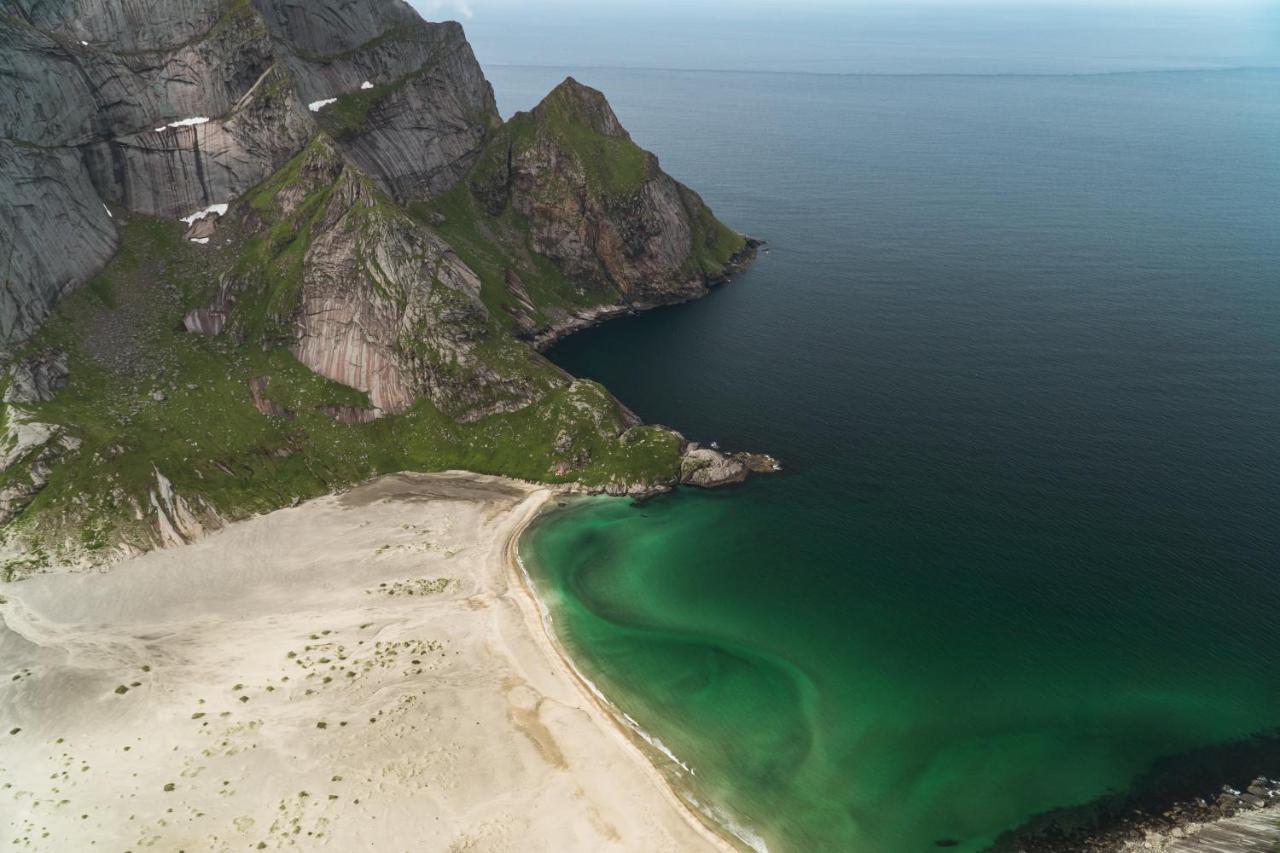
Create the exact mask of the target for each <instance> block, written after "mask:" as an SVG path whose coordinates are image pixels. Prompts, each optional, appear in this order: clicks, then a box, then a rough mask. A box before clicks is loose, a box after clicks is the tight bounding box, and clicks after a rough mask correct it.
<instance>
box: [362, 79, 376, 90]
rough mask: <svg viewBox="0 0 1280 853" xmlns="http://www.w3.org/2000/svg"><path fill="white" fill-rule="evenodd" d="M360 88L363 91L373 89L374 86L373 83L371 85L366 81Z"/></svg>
mask: <svg viewBox="0 0 1280 853" xmlns="http://www.w3.org/2000/svg"><path fill="white" fill-rule="evenodd" d="M360 88H361V89H372V88H373V84H372V83H370V82H369V81H368V80H365V81H364V82H363V83H361V84H360Z"/></svg>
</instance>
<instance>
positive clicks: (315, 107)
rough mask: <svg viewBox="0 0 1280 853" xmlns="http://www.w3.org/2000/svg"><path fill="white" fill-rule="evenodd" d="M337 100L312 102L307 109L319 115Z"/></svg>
mask: <svg viewBox="0 0 1280 853" xmlns="http://www.w3.org/2000/svg"><path fill="white" fill-rule="evenodd" d="M337 100H338V99H337V98H325V99H324V100H322V101H312V102H311V103H309V104H307V109H309V110H311V112H313V113H318V112H320V111H321V110H322V109H324V108H325V107H327V106H329V105H330V104H332V103H334V102H335V101H337Z"/></svg>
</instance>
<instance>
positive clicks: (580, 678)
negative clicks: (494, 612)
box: [505, 492, 767, 853]
mask: <svg viewBox="0 0 1280 853" xmlns="http://www.w3.org/2000/svg"><path fill="white" fill-rule="evenodd" d="M566 493H567V492H559V493H552V494H549V495H548V496H547V498H546V499H545V500H544V501H543V503H542V504H541V505H540V506H539V507H538V508H537V510H536V511H535V512H533V513H532V514H531V515H530V516H529V517H528V518H526V519H524V520H523V522H522V524H521V525H520V527H519V528H518V529H516V530H515V531H514V532H513V533H512V535H511V537H510V538H509V539H508V541H507V544H506V548H505V556H506V562H507V569H508V571H509V572H510V573H511V574H512V575H514V577H515V578H516V581H517V586H518V588H519V589H520V592H521V594H522V595H521V598H522V600H523V602H524V604H525V605H526V607H525V613H524V615H525V619H526V621H527V622H528V621H530V620H531V621H533V622H535V623H536V626H535V627H531V630H532V631H533V632H534V634H535V636H537V637H538V638H539V639H540V640H541V642H542V645H543V646H544V650H545V652H546V653H547V654H548V655H550V656H553V657H554V658H555V659H556V660H558V661H559V662H560V665H561V666H562V667H563V668H564V669H565V671H566V672H567V673H569V675H570V676H571V677H572V679H573V681H574V683H575V684H576V685H577V687H578V690H579V692H580V693H581V695H582V697H583V699H584V700H586V702H587V703H588V704H589V705H590V706H591V707H592V708H593V709H594V711H595V713H596V715H597V716H598V718H599V719H601V720H602V721H603V722H604V723H606V724H607V725H608V726H609V727H610V729H611V730H612V731H613V732H614V733H615V734H617V735H618V738H619V741H620V743H622V744H624V745H625V747H626V748H627V749H629V750H630V751H631V752H632V753H633V754H634V755H635V758H636V760H637V762H639V763H640V764H642V765H643V766H644V767H645V769H646V770H647V771H648V772H649V775H650V778H651V779H652V780H653V782H654V783H655V784H657V785H658V786H659V787H660V788H661V789H662V791H663V792H664V793H665V794H666V795H667V798H668V800H669V801H670V802H671V804H672V806H674V807H675V808H677V809H678V810H679V811H680V812H681V813H682V814H683V815H684V817H685V819H686V820H688V822H689V824H690V826H692V827H694V828H695V829H696V830H697V831H698V832H699V833H700V834H702V835H703V836H704V838H705V839H706V840H707V841H708V842H709V843H711V844H712V845H713V846H714V847H715V848H716V849H717V850H721V851H725V853H741V851H752V850H754V851H758V853H765V851H767V848H763V847H762V846H761V847H757V846H755V845H752V844H750V843H748V842H747V841H746V840H744V839H742V838H739V837H738V836H737V835H736V834H734V833H733V831H732V830H731V829H729V828H728V827H727V826H725V825H723V824H721V823H720V822H718V821H717V820H715V819H714V818H713V817H711V816H709V815H707V814H705V813H704V812H703V811H702V810H701V809H699V808H697V807H696V806H694V805H693V804H691V803H690V802H689V800H687V799H686V798H685V797H684V796H683V795H682V793H681V791H680V789H679V788H678V787H677V786H676V784H675V783H674V782H673V780H672V779H671V778H670V777H669V776H668V775H667V774H666V773H664V772H663V771H662V769H661V767H660V766H659V763H658V758H657V755H661V756H662V757H663V759H665V760H666V761H669V762H672V763H674V764H677V765H679V766H680V767H682V768H684V769H685V770H689V767H688V765H686V764H684V762H682V761H681V760H680V759H679V758H677V757H676V756H675V755H674V754H672V753H670V752H667V751H665V750H664V749H663V748H661V747H659V746H657V745H656V744H657V743H661V741H657V740H656V739H654V738H653V737H652V736H651V735H649V734H648V733H647V732H643V730H641V729H640V728H639V726H638V725H635V724H629V723H628V722H627V720H626V719H624V717H625V714H624V712H623V711H622V710H621V709H619V708H618V707H617V706H616V705H614V704H613V702H612V701H611V700H609V698H608V697H607V696H606V695H605V693H604V692H603V691H602V690H600V689H599V687H597V686H596V684H595V683H594V682H592V681H591V680H590V679H589V678H587V676H586V675H585V674H584V673H583V672H582V670H580V669H579V668H578V666H577V664H576V663H574V661H573V658H572V656H570V654H569V652H568V650H567V649H565V648H564V646H563V645H562V644H561V642H560V640H559V638H558V637H556V633H555V628H554V627H553V626H552V625H551V614H550V611H549V609H548V608H547V606H546V604H545V603H544V602H543V601H542V599H541V598H539V597H538V593H537V590H536V589H534V584H533V579H532V577H531V576H530V575H529V570H528V569H527V568H526V567H525V564H524V560H523V559H522V558H521V556H520V540H521V538H522V537H523V536H524V533H525V532H526V531H527V530H528V529H529V527H530V526H531V525H532V524H533V523H534V522H535V521H537V520H538V518H539V517H540V516H541V515H543V514H544V513H545V512H547V511H548V505H549V504H550V503H551V502H552V501H554V500H555V498H556V496H557V494H566ZM654 753H657V755H655V754H654Z"/></svg>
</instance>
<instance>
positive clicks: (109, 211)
mask: <svg viewBox="0 0 1280 853" xmlns="http://www.w3.org/2000/svg"><path fill="white" fill-rule="evenodd" d="M102 209H103V210H105V211H106V212H107V216H108V217H110V218H111V219H115V218H116V217H115V214H114V213H112V212H111V208H109V207H107V206H106V205H105V204H104V205H102Z"/></svg>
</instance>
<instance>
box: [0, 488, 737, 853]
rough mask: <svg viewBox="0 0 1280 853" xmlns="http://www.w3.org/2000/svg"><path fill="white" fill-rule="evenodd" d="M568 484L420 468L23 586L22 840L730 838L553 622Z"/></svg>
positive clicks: (11, 696)
mask: <svg viewBox="0 0 1280 853" xmlns="http://www.w3.org/2000/svg"><path fill="white" fill-rule="evenodd" d="M553 496H554V493H553V492H551V491H550V490H547V489H540V488H537V487H535V486H530V485H525V484H520V483H514V482H511V481H506V480H501V479H497V478H490V477H480V476H475V475H471V474H462V473H448V474H438V475H397V476H393V477H386V478H383V479H381V480H378V481H375V482H373V483H369V484H366V485H363V486H360V487H357V488H355V489H353V490H352V491H350V492H347V493H345V494H342V495H336V496H329V497H325V498H320V499H317V500H315V501H312V502H309V503H306V504H303V505H301V506H299V507H295V508H291V509H284V510H280V511H278V512H275V513H272V514H270V515H266V516H262V517H259V518H255V519H252V520H248V521H245V522H241V523H238V524H235V525H232V526H230V527H229V528H227V529H226V530H223V531H221V532H219V533H217V534H214V535H212V536H210V537H209V538H207V539H205V540H204V541H202V542H199V543H196V544H194V545H189V546H185V547H182V548H177V549H172V550H166V551H159V552H155V553H151V554H147V555H145V556H142V557H139V558H136V559H133V560H130V561H128V562H126V563H123V564H120V565H118V566H116V567H114V568H112V569H111V570H110V571H108V572H104V573H94V574H83V573H81V574H74V573H66V574H48V575H42V576H38V577H34V578H31V579H28V580H25V581H22V582H18V583H10V584H5V585H3V586H0V596H3V604H0V661H3V672H2V673H0V676H2V677H3V679H4V680H3V682H0V831H2V832H3V835H2V836H0V838H3V843H4V845H6V847H7V849H14V850H48V851H66V850H87V849H105V850H112V851H121V850H135V851H136V850H144V849H155V850H166V851H176V850H186V851H205V850H210V851H222V850H226V851H230V850H254V849H261V850H276V849H286V848H294V849H313V848H321V847H323V848H326V849H331V850H341V851H347V850H377V851H382V850H387V851H399V850H406V851H407V850H414V851H417V850H458V851H461V850H484V851H489V850H521V851H530V850H548V851H551V850H555V851H564V850H607V849H617V850H644V851H657V850H680V851H687V850H712V849H726V847H725V844H724V842H722V841H721V840H720V839H719V838H718V837H717V836H715V835H714V834H712V833H711V832H710V831H709V830H707V829H706V828H705V827H704V826H703V825H702V824H701V823H700V822H699V821H698V820H697V819H695V818H694V817H693V816H692V815H691V814H690V813H689V812H688V811H687V810H686V809H685V808H684V807H683V806H682V805H681V803H680V802H679V800H678V799H677V798H676V797H675V795H674V794H673V793H672V791H671V790H670V788H669V787H668V786H667V785H666V783H665V781H664V779H663V777H662V776H661V774H659V772H658V771H657V770H656V769H655V768H654V767H653V766H652V765H651V764H649V763H648V762H647V761H646V760H645V758H644V756H643V755H642V754H641V752H640V751H639V750H638V749H637V748H636V747H635V746H634V745H633V744H632V743H631V742H630V741H629V740H628V738H627V737H626V736H625V735H624V733H623V732H621V731H620V730H619V729H618V728H617V727H616V726H615V725H614V724H613V723H612V721H611V719H610V717H609V716H608V714H607V713H606V712H605V710H604V709H603V708H601V707H600V706H599V705H598V704H597V703H596V702H595V700H594V699H593V698H592V697H591V696H590V694H589V692H588V691H587V690H586V689H585V687H584V686H583V685H582V684H581V683H579V682H578V681H577V680H576V678H575V676H574V675H573V673H572V672H571V671H570V669H569V667H568V666H567V665H566V664H565V662H564V661H563V660H562V658H561V657H560V655H559V653H558V651H557V649H556V648H555V647H554V645H553V644H552V642H551V640H550V638H549V637H548V636H547V633H546V631H545V630H544V625H543V623H542V621H541V617H540V615H539V610H538V606H537V603H536V602H535V601H533V599H532V598H531V596H530V594H529V592H528V591H527V590H526V589H525V588H524V584H523V581H522V579H521V577H520V575H519V572H518V571H517V570H516V568H515V567H514V566H513V564H512V559H513V556H514V542H515V538H516V536H517V535H518V534H519V532H520V531H521V530H522V529H523V528H524V527H525V526H526V525H527V524H528V522H529V521H530V520H531V519H532V518H533V517H534V516H535V515H536V514H537V512H538V510H539V509H540V508H541V507H542V506H543V505H544V504H545V502H546V501H548V500H550V499H551V498H552V497H553Z"/></svg>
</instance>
